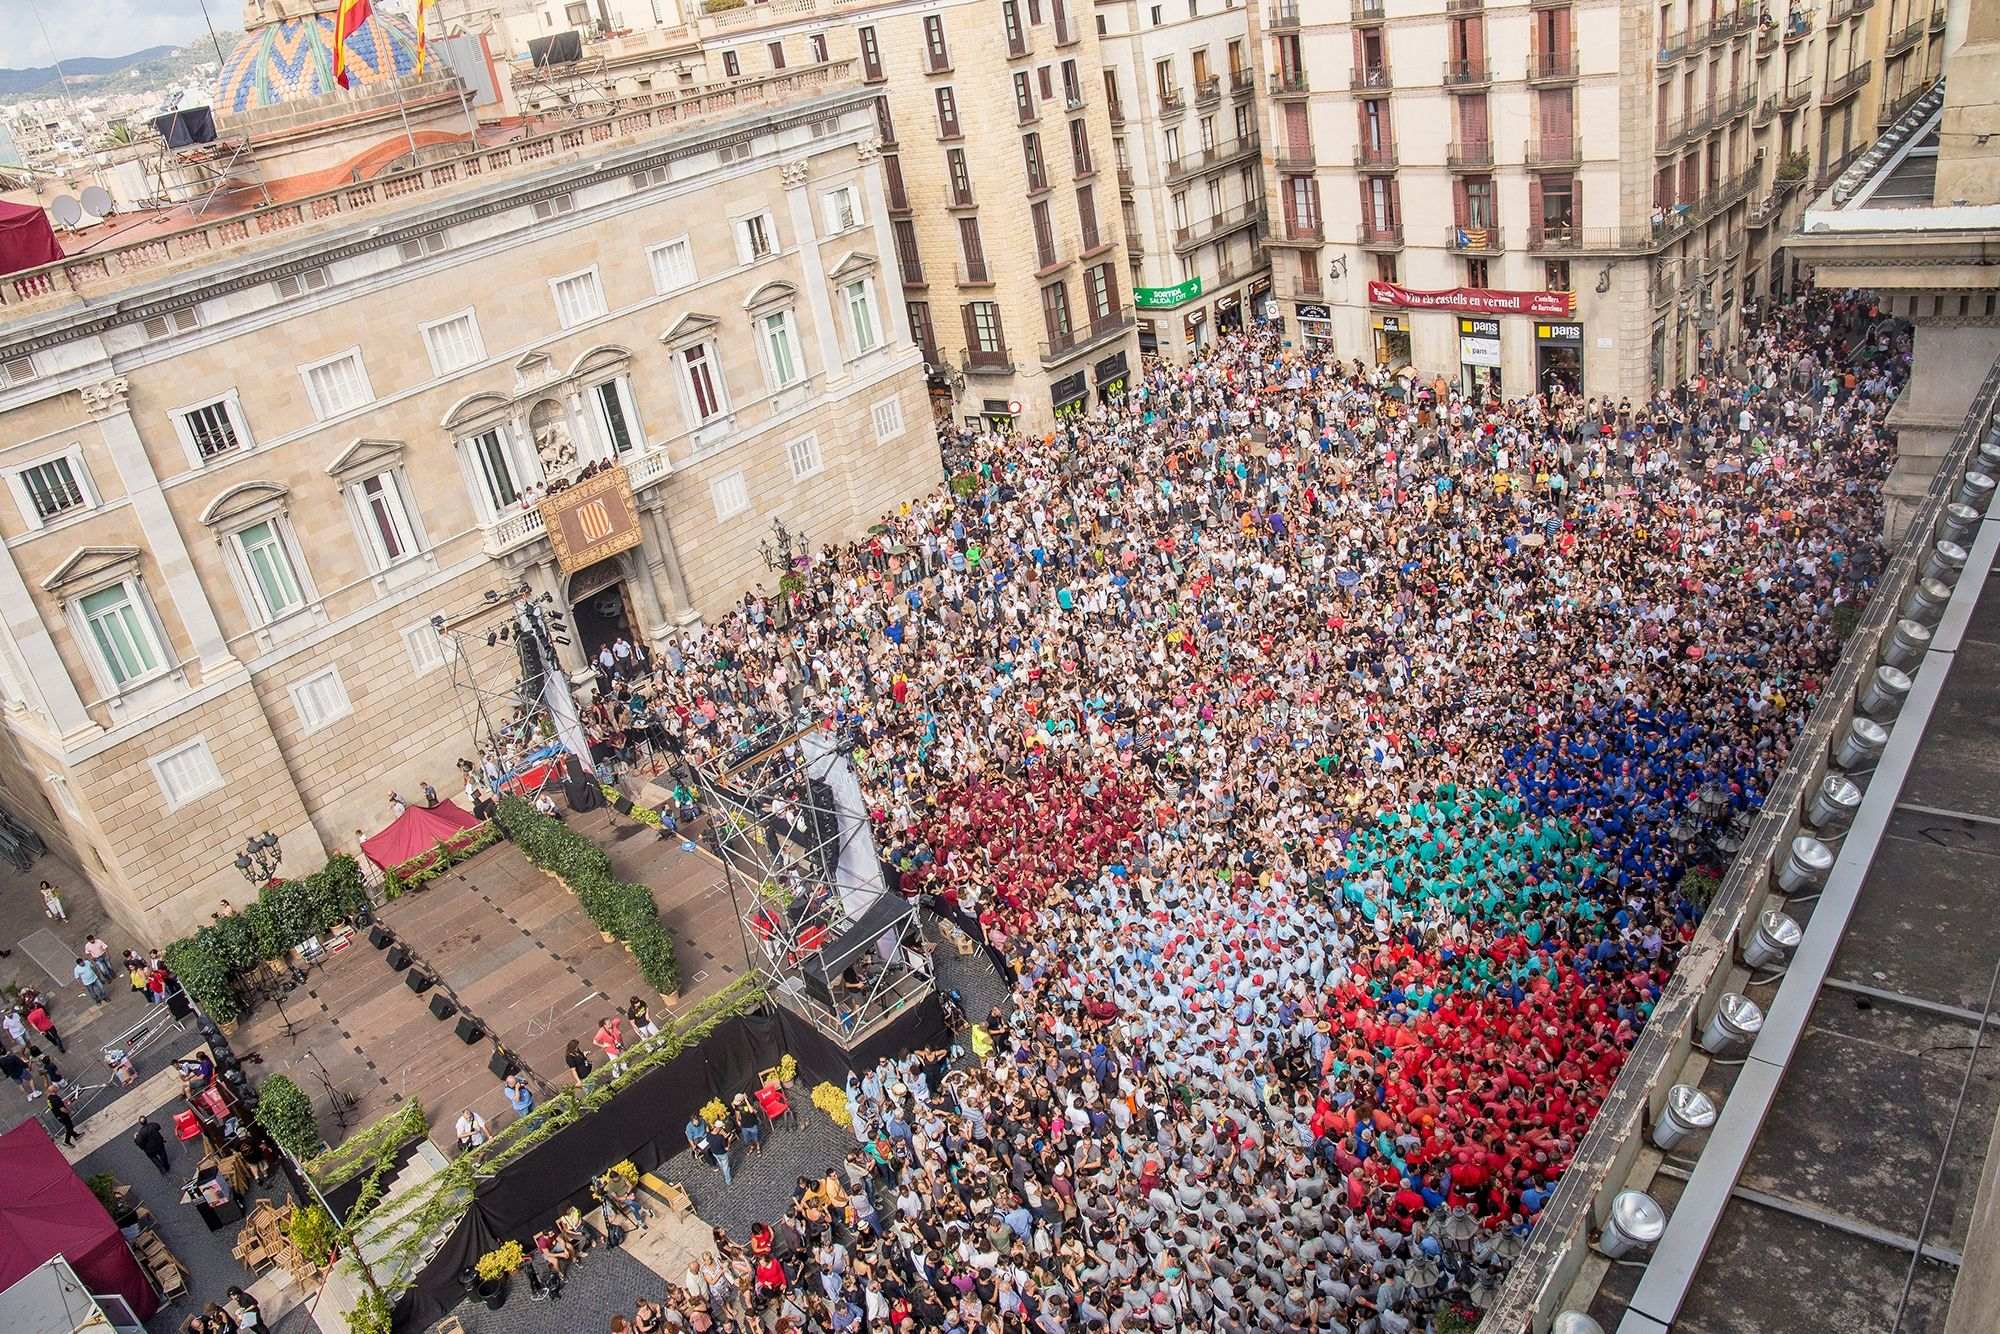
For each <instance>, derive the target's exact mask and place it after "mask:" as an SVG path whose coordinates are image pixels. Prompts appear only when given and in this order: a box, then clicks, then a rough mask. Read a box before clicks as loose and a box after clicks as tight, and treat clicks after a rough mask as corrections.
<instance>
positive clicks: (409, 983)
mask: <svg viewBox="0 0 2000 1334" xmlns="http://www.w3.org/2000/svg"><path fill="white" fill-rule="evenodd" d="M403 985H404V986H406V987H408V988H409V989H410V990H412V991H415V992H418V993H422V992H426V991H429V990H430V989H431V975H430V974H429V973H426V972H425V971H424V970H423V969H421V968H412V969H411V970H410V971H409V972H407V973H404V974H403Z"/></svg>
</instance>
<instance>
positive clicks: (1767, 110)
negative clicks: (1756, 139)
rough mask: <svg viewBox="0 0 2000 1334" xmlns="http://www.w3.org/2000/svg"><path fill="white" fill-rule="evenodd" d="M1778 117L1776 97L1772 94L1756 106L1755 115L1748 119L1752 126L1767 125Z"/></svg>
mask: <svg viewBox="0 0 2000 1334" xmlns="http://www.w3.org/2000/svg"><path fill="white" fill-rule="evenodd" d="M1777 115H1778V95H1777V94H1776V93H1772V94H1771V95H1770V96H1769V97H1767V98H1765V99H1764V100H1763V101H1761V102H1759V103H1758V104H1757V114H1756V115H1754V116H1752V117H1751V118H1750V123H1751V124H1752V125H1769V124H1770V123H1771V122H1772V121H1773V120H1775V119H1776V118H1777Z"/></svg>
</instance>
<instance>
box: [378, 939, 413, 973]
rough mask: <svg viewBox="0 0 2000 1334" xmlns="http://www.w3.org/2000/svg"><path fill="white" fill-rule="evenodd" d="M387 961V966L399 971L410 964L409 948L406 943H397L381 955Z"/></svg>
mask: <svg viewBox="0 0 2000 1334" xmlns="http://www.w3.org/2000/svg"><path fill="white" fill-rule="evenodd" d="M382 957H383V958H385V959H387V960H388V961H389V967H390V968H391V969H393V970H394V971H396V972H398V973H400V972H402V971H403V970H404V969H405V968H408V967H409V966H410V950H409V947H408V946H407V945H397V946H396V947H395V948H394V949H392V950H390V951H389V952H388V953H387V954H385V955H383V956H382Z"/></svg>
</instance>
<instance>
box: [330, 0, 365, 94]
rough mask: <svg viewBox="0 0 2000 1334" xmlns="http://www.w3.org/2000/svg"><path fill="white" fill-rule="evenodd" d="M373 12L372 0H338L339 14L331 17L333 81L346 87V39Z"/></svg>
mask: <svg viewBox="0 0 2000 1334" xmlns="http://www.w3.org/2000/svg"><path fill="white" fill-rule="evenodd" d="M373 10H374V5H373V2H372V0H340V12H339V13H338V14H335V15H334V16H333V81H334V82H335V83H337V84H339V85H340V86H341V87H343V88H345V87H346V86H347V39H348V38H350V37H352V36H353V35H354V34H355V32H356V31H357V30H358V29H359V28H360V27H361V25H362V24H364V23H366V22H367V21H368V16H369V14H370V13H372V12H373Z"/></svg>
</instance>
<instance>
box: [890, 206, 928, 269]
mask: <svg viewBox="0 0 2000 1334" xmlns="http://www.w3.org/2000/svg"><path fill="white" fill-rule="evenodd" d="M890 231H891V234H892V235H894V236H895V238H896V263H897V265H898V267H900V268H901V269H902V270H903V281H904V282H905V283H909V284H921V283H922V282H923V280H924V260H923V255H922V254H921V253H920V252H919V251H918V250H917V225H916V224H915V223H914V222H911V221H910V220H909V219H908V218H898V219H896V222H895V225H894V226H893V227H891V228H890Z"/></svg>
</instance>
